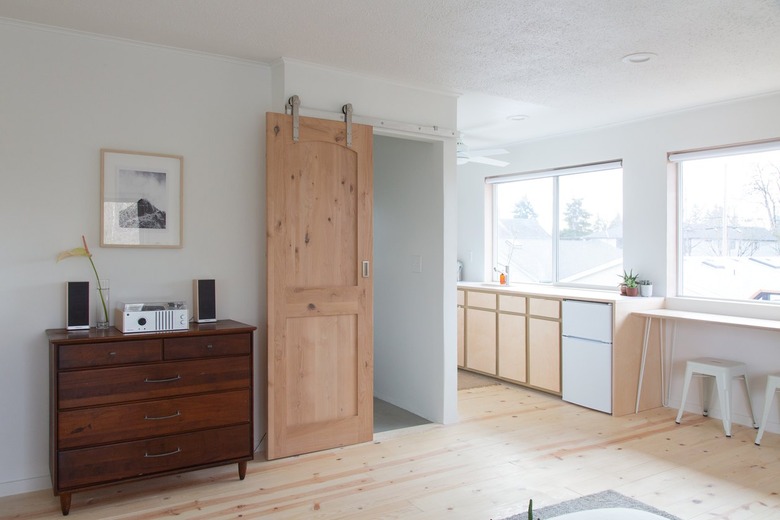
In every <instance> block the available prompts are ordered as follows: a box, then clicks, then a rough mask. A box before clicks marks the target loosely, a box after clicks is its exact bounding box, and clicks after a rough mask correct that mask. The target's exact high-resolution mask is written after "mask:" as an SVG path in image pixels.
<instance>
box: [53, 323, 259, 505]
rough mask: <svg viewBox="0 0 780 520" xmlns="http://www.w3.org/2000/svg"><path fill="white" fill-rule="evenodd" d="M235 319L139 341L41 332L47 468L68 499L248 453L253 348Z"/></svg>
mask: <svg viewBox="0 0 780 520" xmlns="http://www.w3.org/2000/svg"><path fill="white" fill-rule="evenodd" d="M255 328H256V327H253V326H251V325H246V324H243V323H239V322H236V321H231V320H223V321H217V322H216V323H200V324H191V325H190V327H189V330H182V331H172V332H156V333H141V334H122V333H121V332H119V331H118V330H117V329H115V328H111V329H108V330H106V331H97V330H95V329H90V330H89V331H68V330H65V329H51V330H47V331H46V334H47V336H48V338H49V392H50V395H49V414H50V418H49V467H50V470H51V480H52V488H53V490H54V494H55V495H59V497H60V505H61V507H62V514H64V515H67V514H68V512H69V511H70V503H71V496H72V493H75V492H78V491H82V490H85V489H89V488H95V487H102V486H106V485H110V484H116V483H119V482H124V481H128V480H136V479H141V478H149V477H154V476H160V475H170V474H174V473H179V472H183V471H191V470H196V469H202V468H207V467H210V466H217V465H222V464H230V463H237V464H238V475H239V478H240V479H243V478H244V476H245V475H246V466H247V462H248V461H250V460H252V456H253V451H254V450H253V414H252V410H253V406H252V364H253V361H252V344H253V332H254V330H255Z"/></svg>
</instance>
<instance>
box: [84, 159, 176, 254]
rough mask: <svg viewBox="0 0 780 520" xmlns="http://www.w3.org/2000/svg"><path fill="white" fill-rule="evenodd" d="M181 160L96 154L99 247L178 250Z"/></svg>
mask: <svg viewBox="0 0 780 520" xmlns="http://www.w3.org/2000/svg"><path fill="white" fill-rule="evenodd" d="M183 162H184V159H183V158H182V157H181V156H180V155H166V154H155V153H145V152H128V151H123V150H105V149H104V150H100V245H101V246H103V247H158V248H180V247H181V246H182V243H181V237H182V215H183V213H182V173H183V171H182V170H183Z"/></svg>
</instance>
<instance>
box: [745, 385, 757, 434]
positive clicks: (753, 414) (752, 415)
mask: <svg viewBox="0 0 780 520" xmlns="http://www.w3.org/2000/svg"><path fill="white" fill-rule="evenodd" d="M742 381H743V382H744V383H745V396H746V398H747V404H748V410H750V418H751V419H752V421H753V428H758V422H756V412H755V411H754V410H753V400H752V399H751V398H750V385H749V384H748V380H747V374H743V375H742Z"/></svg>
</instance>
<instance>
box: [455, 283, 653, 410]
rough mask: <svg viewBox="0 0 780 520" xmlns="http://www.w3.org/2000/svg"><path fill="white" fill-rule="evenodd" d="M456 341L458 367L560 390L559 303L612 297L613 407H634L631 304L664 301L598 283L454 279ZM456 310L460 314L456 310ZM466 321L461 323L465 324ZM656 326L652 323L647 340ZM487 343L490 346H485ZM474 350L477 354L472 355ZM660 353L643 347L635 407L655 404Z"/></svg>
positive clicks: (637, 326) (636, 335)
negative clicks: (461, 359) (524, 284)
mask: <svg viewBox="0 0 780 520" xmlns="http://www.w3.org/2000/svg"><path fill="white" fill-rule="evenodd" d="M458 292H459V293H462V295H463V299H460V298H461V295H460V294H459V300H458V305H459V308H458V316H459V318H458V319H459V320H461V319H462V320H463V323H464V326H463V328H461V327H460V321H459V329H458V333H459V338H458V342H459V348H461V347H460V343H461V340H462V342H463V350H464V352H465V363H464V364H463V365H461V366H462V368H465V369H467V370H474V371H479V372H482V373H485V374H490V375H494V376H495V377H497V378H498V379H502V380H506V381H510V382H513V383H517V384H521V385H526V386H529V387H532V388H535V389H538V390H542V391H545V392H548V393H552V394H556V395H561V392H562V382H561V330H562V329H561V303H562V302H563V300H564V299H573V300H579V301H592V302H602V303H611V304H612V305H613V309H614V310H613V324H612V327H613V333H612V338H613V339H612V415H626V414H630V413H634V407H635V402H636V395H637V384H638V378H639V364H640V360H641V351H642V338H643V335H644V320H643V319H641V318H638V317H636V316H633V315H632V312H634V311H641V310H647V309H657V308H661V307H663V302H664V299H663V298H661V297H651V298H627V297H625V296H618V295H610V294H608V293H605V292H599V291H586V290H585V291H583V290H575V289H565V288H560V289H559V288H552V289H550V288H542V289H540V290H538V292H537V288H533V287H529V291H527V292H526V291H524V290H523V289H519V288H517V287H514V286H513V287H511V288H504V287H501V288H498V287H496V289H491V288H489V287H481V286H480V287H475V288H474V289H473V290H472V289H471V287H469V286H468V284H467V283H466V284H464V286H459V288H458ZM461 311H462V313H463V316H462V317H461ZM464 329H465V330H464ZM658 335H659V331H658V330H657V329H655V328H654V329H653V330H651V331H650V338H649V340H650V344H654V343H657V342H658V341H659V339H658ZM491 345H492V349H491ZM470 356H475V359H470ZM661 386H662V385H661V381H660V356H659V355H658V349H650V351H648V357H647V365H646V369H645V378H644V380H643V386H642V400H641V401H640V403H639V410H640V411H642V410H648V409H651V408H657V407H659V406H661V390H662V389H661Z"/></svg>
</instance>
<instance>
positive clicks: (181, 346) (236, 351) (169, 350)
mask: <svg viewBox="0 0 780 520" xmlns="http://www.w3.org/2000/svg"><path fill="white" fill-rule="evenodd" d="M250 345H251V341H250V338H249V334H230V335H228V336H194V337H190V338H170V339H166V340H165V344H164V346H163V352H164V355H165V359H192V358H202V357H210V356H235V355H243V354H249V350H250V348H251V347H250Z"/></svg>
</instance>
